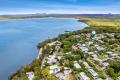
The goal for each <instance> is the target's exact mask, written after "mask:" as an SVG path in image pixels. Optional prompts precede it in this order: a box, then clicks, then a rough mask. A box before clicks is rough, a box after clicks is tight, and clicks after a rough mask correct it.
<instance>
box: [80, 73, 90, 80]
mask: <svg viewBox="0 0 120 80" xmlns="http://www.w3.org/2000/svg"><path fill="white" fill-rule="evenodd" d="M78 77H79V78H80V79H79V80H90V78H89V77H88V76H87V75H86V74H85V73H84V72H80V74H79V76H78Z"/></svg>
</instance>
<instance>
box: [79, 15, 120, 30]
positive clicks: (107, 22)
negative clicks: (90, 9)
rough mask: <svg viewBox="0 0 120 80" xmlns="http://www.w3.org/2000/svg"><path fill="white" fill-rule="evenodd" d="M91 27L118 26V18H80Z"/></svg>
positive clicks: (119, 25)
mask: <svg viewBox="0 0 120 80" xmlns="http://www.w3.org/2000/svg"><path fill="white" fill-rule="evenodd" d="M80 21H83V22H85V23H86V24H88V25H89V26H91V27H114V28H116V29H117V28H120V19H118V18H83V17H82V18H80Z"/></svg>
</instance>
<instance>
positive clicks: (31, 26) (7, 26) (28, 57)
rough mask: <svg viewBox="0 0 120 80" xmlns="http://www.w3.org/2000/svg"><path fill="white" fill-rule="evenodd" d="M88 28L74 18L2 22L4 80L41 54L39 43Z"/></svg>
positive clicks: (0, 63) (0, 49) (1, 72)
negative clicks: (38, 48) (69, 31)
mask: <svg viewBox="0 0 120 80" xmlns="http://www.w3.org/2000/svg"><path fill="white" fill-rule="evenodd" d="M85 26H86V25H85V24H84V23H82V22H77V20H76V19H72V18H69V19H68V18H41V19H19V20H0V80H7V78H8V76H9V75H10V74H11V73H12V72H15V71H16V70H17V69H19V68H20V67H21V66H22V65H25V64H28V63H30V62H31V61H32V60H33V59H34V58H35V57H36V56H37V54H38V50H37V48H36V45H37V44H38V43H39V42H41V41H43V40H45V39H48V37H49V38H53V37H55V36H57V35H58V34H60V33H64V31H65V30H78V29H82V28H84V27H85Z"/></svg>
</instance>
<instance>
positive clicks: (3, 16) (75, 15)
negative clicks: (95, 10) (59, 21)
mask: <svg viewBox="0 0 120 80" xmlns="http://www.w3.org/2000/svg"><path fill="white" fill-rule="evenodd" d="M41 17H101V18H102V17H106V18H120V14H38V13H37V14H20V15H0V19H19V18H41Z"/></svg>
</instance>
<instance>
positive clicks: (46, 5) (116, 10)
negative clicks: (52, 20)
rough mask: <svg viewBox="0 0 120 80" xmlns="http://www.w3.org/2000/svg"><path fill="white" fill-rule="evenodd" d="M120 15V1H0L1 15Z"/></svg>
mask: <svg viewBox="0 0 120 80" xmlns="http://www.w3.org/2000/svg"><path fill="white" fill-rule="evenodd" d="M34 13H47V14H51V13H54V14H55V13H56V14H58V13H59V14H108V13H113V14H120V0H0V14H34Z"/></svg>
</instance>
